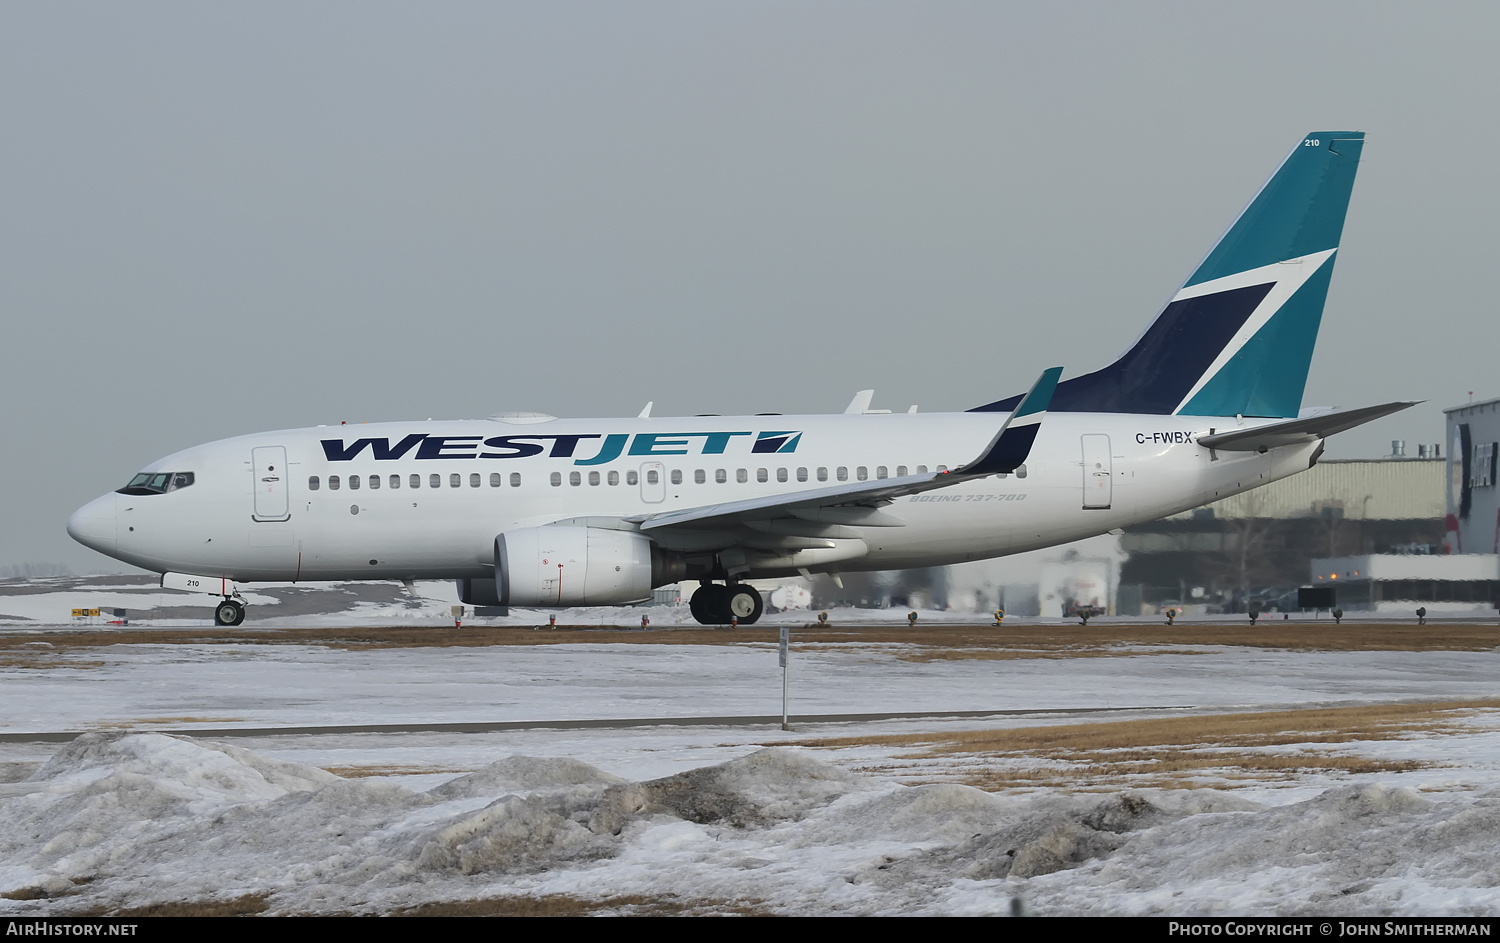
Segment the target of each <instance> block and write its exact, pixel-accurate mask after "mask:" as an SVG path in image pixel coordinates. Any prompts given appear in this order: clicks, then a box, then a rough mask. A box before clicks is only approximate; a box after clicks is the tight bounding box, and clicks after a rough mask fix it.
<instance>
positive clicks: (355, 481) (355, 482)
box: [349, 475, 359, 491]
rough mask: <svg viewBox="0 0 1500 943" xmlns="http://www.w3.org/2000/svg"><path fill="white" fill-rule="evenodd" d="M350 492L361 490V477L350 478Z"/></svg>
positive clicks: (351, 476)
mask: <svg viewBox="0 0 1500 943" xmlns="http://www.w3.org/2000/svg"><path fill="white" fill-rule="evenodd" d="M349 490H350V491H358V490H359V476H358V475H350V476H349Z"/></svg>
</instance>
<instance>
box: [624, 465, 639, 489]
mask: <svg viewBox="0 0 1500 943" xmlns="http://www.w3.org/2000/svg"><path fill="white" fill-rule="evenodd" d="M640 480H641V477H640V476H639V475H637V474H636V473H635V470H634V469H631V470H630V471H628V472H626V473H625V483H626V484H627V485H635V484H639V483H640Z"/></svg>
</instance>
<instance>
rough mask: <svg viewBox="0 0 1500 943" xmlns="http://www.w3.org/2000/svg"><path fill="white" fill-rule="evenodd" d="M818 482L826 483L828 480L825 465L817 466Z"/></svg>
mask: <svg viewBox="0 0 1500 943" xmlns="http://www.w3.org/2000/svg"><path fill="white" fill-rule="evenodd" d="M818 480H819V481H827V480H828V467H827V466H826V465H819V466H818Z"/></svg>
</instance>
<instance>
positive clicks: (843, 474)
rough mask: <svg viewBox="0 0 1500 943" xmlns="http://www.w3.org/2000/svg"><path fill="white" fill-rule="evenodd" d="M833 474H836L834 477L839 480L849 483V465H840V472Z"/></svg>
mask: <svg viewBox="0 0 1500 943" xmlns="http://www.w3.org/2000/svg"><path fill="white" fill-rule="evenodd" d="M833 474H834V477H835V478H837V479H838V480H839V481H848V480H849V467H848V466H847V465H840V466H839V467H838V471H836V472H834V473H833Z"/></svg>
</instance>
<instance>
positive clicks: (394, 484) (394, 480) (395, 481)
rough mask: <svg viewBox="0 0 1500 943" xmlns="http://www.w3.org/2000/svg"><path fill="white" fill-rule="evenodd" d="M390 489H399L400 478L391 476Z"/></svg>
mask: <svg viewBox="0 0 1500 943" xmlns="http://www.w3.org/2000/svg"><path fill="white" fill-rule="evenodd" d="M391 487H392V488H399V487H401V476H400V475H392V476H391Z"/></svg>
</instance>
